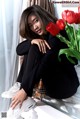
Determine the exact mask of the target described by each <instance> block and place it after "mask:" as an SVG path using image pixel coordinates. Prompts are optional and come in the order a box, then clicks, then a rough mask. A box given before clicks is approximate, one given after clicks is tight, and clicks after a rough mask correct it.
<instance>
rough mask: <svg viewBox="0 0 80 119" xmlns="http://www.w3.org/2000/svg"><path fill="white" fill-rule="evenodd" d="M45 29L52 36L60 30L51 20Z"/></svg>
mask: <svg viewBox="0 0 80 119" xmlns="http://www.w3.org/2000/svg"><path fill="white" fill-rule="evenodd" d="M46 30H47V31H48V32H50V33H51V34H52V35H53V36H56V35H57V34H58V33H59V32H60V29H59V27H58V26H57V25H56V24H54V23H53V22H50V23H49V24H48V25H47V26H46Z"/></svg>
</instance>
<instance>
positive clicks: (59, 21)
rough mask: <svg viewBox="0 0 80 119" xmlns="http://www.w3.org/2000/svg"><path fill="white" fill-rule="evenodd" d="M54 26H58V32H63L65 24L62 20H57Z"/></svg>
mask: <svg viewBox="0 0 80 119" xmlns="http://www.w3.org/2000/svg"><path fill="white" fill-rule="evenodd" d="M56 24H57V25H58V27H59V29H60V30H64V29H65V22H64V21H63V19H59V20H57V22H56Z"/></svg>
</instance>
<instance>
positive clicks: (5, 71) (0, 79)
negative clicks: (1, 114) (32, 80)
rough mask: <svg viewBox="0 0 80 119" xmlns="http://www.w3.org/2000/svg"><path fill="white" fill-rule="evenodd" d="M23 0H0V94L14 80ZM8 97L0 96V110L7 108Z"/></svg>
mask: <svg viewBox="0 0 80 119" xmlns="http://www.w3.org/2000/svg"><path fill="white" fill-rule="evenodd" d="M22 3H23V0H0V94H1V93H2V92H3V91H5V90H8V88H9V87H11V85H12V84H13V83H14V82H15V81H16V78H17V68H18V57H17V55H16V45H17V44H18V41H19V33H18V29H19V19H20V14H21V10H22V5H23V4H22ZM8 106H9V101H8V99H2V98H1V97H0V111H3V110H7V108H8Z"/></svg>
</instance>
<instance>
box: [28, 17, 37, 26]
mask: <svg viewBox="0 0 80 119" xmlns="http://www.w3.org/2000/svg"><path fill="white" fill-rule="evenodd" d="M36 19H37V17H35V18H34V19H33V20H32V22H34V21H35V20H36ZM29 25H31V23H29Z"/></svg>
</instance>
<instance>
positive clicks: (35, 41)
mask: <svg viewBox="0 0 80 119" xmlns="http://www.w3.org/2000/svg"><path fill="white" fill-rule="evenodd" d="M31 44H37V45H38V47H39V50H40V52H42V53H46V48H48V49H51V47H50V46H49V44H48V43H47V42H46V40H43V39H33V40H32V41H31Z"/></svg>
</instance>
